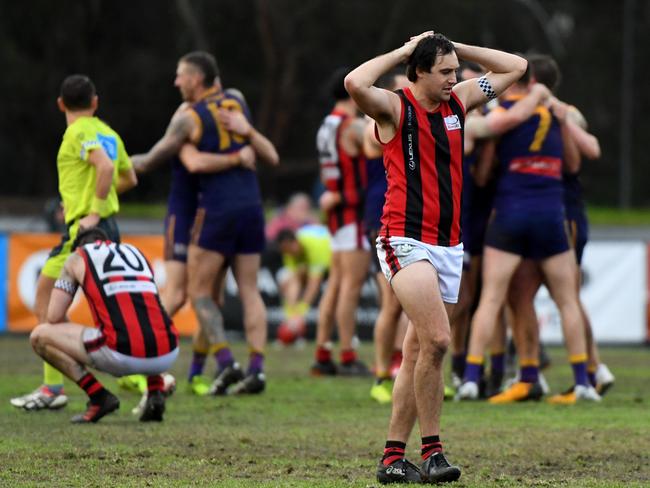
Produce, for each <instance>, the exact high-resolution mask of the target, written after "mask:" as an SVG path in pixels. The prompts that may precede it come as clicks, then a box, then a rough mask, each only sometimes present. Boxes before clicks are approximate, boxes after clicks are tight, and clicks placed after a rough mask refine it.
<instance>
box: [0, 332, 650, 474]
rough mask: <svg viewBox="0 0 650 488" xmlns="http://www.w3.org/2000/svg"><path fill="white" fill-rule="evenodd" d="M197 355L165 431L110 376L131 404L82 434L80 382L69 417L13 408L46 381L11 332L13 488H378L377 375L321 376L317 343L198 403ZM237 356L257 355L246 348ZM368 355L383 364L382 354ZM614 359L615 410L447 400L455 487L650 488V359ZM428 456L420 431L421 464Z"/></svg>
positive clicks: (7, 390)
mask: <svg viewBox="0 0 650 488" xmlns="http://www.w3.org/2000/svg"><path fill="white" fill-rule="evenodd" d="M183 346H184V347H183V353H182V355H181V358H180V360H179V361H178V362H177V363H176V365H175V367H174V370H173V371H172V372H173V373H174V374H175V375H176V377H177V379H178V386H179V389H178V391H177V393H176V394H175V395H174V396H173V397H172V398H171V399H170V400H169V402H168V410H167V413H166V418H165V421H164V422H163V423H162V424H157V425H150V424H141V423H139V422H137V421H136V419H135V418H133V416H132V415H131V413H130V410H131V407H132V406H134V405H135V404H136V403H137V401H138V396H137V395H136V394H133V393H129V392H118V391H117V387H116V385H115V381H114V380H113V379H112V378H109V377H107V376H105V375H100V379H102V380H104V379H105V383H106V385H107V387H109V388H110V389H113V390H114V391H116V392H118V394H119V395H120V398H121V400H122V407H121V409H120V410H119V411H118V412H117V413H115V414H112V415H110V416H108V417H106V418H104V419H103V420H102V421H101V422H100V423H99V424H96V425H82V426H75V425H70V424H69V423H68V421H69V417H70V416H71V415H72V414H73V413H76V412H78V411H80V410H82V409H83V408H84V406H85V399H84V397H83V396H82V394H81V393H80V390H79V389H77V388H76V387H75V385H69V386H68V387H67V392H68V395H69V396H70V397H71V403H70V404H69V405H68V407H67V408H65V409H64V410H62V411H58V412H34V413H26V412H22V411H19V410H16V409H14V408H13V407H11V406H10V405H9V403H8V399H9V397H11V396H14V395H16V394H21V393H24V392H26V391H28V390H31V389H33V388H34V387H35V386H36V385H37V384H38V383H39V380H40V370H41V366H40V363H39V362H38V361H37V360H36V357H35V356H34V355H33V353H32V352H31V350H30V348H29V346H28V343H27V338H26V337H25V336H5V337H0V485H1V486H83V487H86V486H98V487H99V486H102V487H103V486H133V487H136V486H138V487H140V486H226V487H253V486H278V487H280V486H296V487H297V486H300V487H312V486H323V487H330V486H332V487H333V486H355V487H370V486H377V483H376V481H375V478H374V470H375V466H376V462H377V460H378V457H379V455H380V453H381V451H382V449H383V442H384V440H385V439H384V436H385V430H386V426H387V421H388V415H389V412H390V407H388V406H379V405H377V404H375V403H373V402H372V401H371V400H370V399H369V397H368V391H369V387H370V384H369V382H368V381H367V380H348V379H312V378H309V377H308V376H307V375H306V374H305V372H306V371H307V367H308V365H309V364H310V362H311V348H310V347H308V348H307V349H305V350H302V351H298V350H294V349H287V350H282V351H279V350H275V349H273V348H270V350H269V354H268V376H269V385H268V390H267V392H266V393H265V394H264V395H262V396H259V397H248V398H242V397H232V398H218V399H215V398H196V397H193V396H190V395H189V394H188V393H186V391H185V389H184V386H185V383H184V381H183V379H184V375H185V371H186V370H187V364H188V360H189V352H188V351H189V344H187V343H185V344H184V345H183ZM235 349H236V352H237V353H238V355H239V357H243V354H244V349H243V347H242V346H236V348H235ZM361 352H362V355H363V356H364V357H365V358H366V359H369V357H370V354H371V350H370V348H369V347H367V346H364V347H363V348H362V351H361ZM551 354H552V357H553V358H554V367H553V368H552V369H551V370H550V372H549V373H548V375H547V377H548V379H549V380H550V383H551V385H552V387H555V389H560V388H563V387H565V386H567V385H568V384H569V382H570V371H569V368H568V366H567V365H566V361H565V359H564V353H563V351H562V350H560V349H552V350H551ZM602 355H603V358H604V360H605V361H606V362H607V363H608V365H609V366H610V368H611V369H612V371H613V372H614V373H615V374H616V375H617V383H616V385H615V387H614V389H613V390H612V391H611V392H610V394H608V396H607V397H606V398H605V401H604V402H603V403H602V404H601V405H579V406H574V407H557V406H551V405H547V404H544V403H539V404H517V405H511V406H491V405H488V404H485V403H462V404H455V403H453V402H451V403H446V404H445V407H444V417H443V432H442V436H443V442H444V443H445V446H446V451H447V453H448V455H449V458H450V460H452V461H453V462H454V463H457V464H459V465H460V466H461V468H462V469H463V475H462V478H461V481H460V482H459V483H457V484H455V485H454V486H458V487H492V486H493V487H518V486H544V487H546V486H571V487H573V486H577V487H611V486H621V487H622V486H625V487H629V486H637V487H641V486H650V368H649V366H650V350H648V349H641V348H638V349H632V348H629V349H623V348H609V349H604V350H603V351H602ZM212 367H213V366H212V364H210V370H211V369H212ZM418 448H419V439H418V438H417V436H416V435H414V436H413V437H412V438H411V442H410V444H409V446H408V453H409V454H410V458H412V459H413V460H414V461H417V455H416V452H417V449H418Z"/></svg>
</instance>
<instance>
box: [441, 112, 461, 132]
mask: <svg viewBox="0 0 650 488" xmlns="http://www.w3.org/2000/svg"><path fill="white" fill-rule="evenodd" d="M444 120H445V127H447V130H460V129H461V126H460V119H459V118H458V115H455V114H454V115H447V117H445V119H444Z"/></svg>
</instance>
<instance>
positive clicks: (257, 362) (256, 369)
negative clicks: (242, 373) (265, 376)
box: [248, 352, 264, 374]
mask: <svg viewBox="0 0 650 488" xmlns="http://www.w3.org/2000/svg"><path fill="white" fill-rule="evenodd" d="M263 370H264V354H262V353H260V352H252V353H251V355H250V362H249V363H248V374H257V373H261V372H262V371H263Z"/></svg>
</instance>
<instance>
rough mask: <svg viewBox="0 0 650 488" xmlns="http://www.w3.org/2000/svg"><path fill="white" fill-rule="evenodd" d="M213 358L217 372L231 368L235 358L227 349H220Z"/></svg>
mask: <svg viewBox="0 0 650 488" xmlns="http://www.w3.org/2000/svg"><path fill="white" fill-rule="evenodd" d="M214 358H215V359H216V360H217V365H218V366H219V371H222V370H224V369H226V368H227V367H228V366H232V364H233V363H234V362H235V358H234V357H233V355H232V351H231V350H230V348H229V347H222V348H221V349H219V350H218V351H217V352H216V353H215V355H214Z"/></svg>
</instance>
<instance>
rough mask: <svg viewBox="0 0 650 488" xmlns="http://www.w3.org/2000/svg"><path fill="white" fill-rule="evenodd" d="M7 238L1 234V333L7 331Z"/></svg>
mask: <svg viewBox="0 0 650 488" xmlns="http://www.w3.org/2000/svg"><path fill="white" fill-rule="evenodd" d="M8 262H9V260H8V258H7V236H6V234H0V332H4V331H6V330H7V296H8V294H7V263H8Z"/></svg>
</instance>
